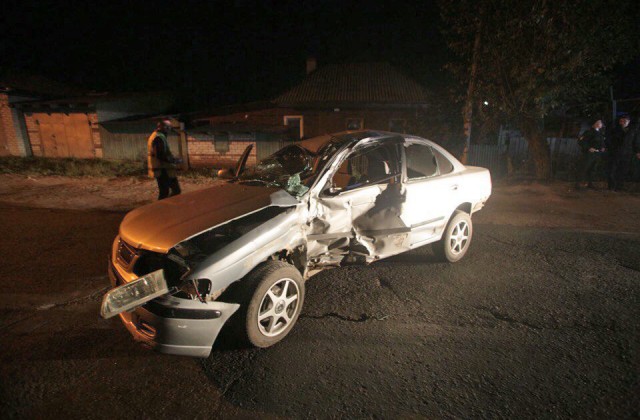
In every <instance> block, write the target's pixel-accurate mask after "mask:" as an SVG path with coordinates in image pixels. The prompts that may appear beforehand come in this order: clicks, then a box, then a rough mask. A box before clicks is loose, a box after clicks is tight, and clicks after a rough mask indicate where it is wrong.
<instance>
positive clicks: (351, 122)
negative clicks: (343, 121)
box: [347, 118, 364, 130]
mask: <svg viewBox="0 0 640 420" xmlns="http://www.w3.org/2000/svg"><path fill="white" fill-rule="evenodd" d="M363 127H364V119H363V118H347V130H362V128H363Z"/></svg>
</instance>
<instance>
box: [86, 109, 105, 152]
mask: <svg viewBox="0 0 640 420" xmlns="http://www.w3.org/2000/svg"><path fill="white" fill-rule="evenodd" d="M87 117H88V118H89V126H90V127H91V140H92V141H93V150H94V152H95V155H96V157H97V158H102V157H103V156H104V153H103V151H102V139H101V138H100V126H99V125H98V114H97V113H93V114H87Z"/></svg>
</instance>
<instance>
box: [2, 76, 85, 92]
mask: <svg viewBox="0 0 640 420" xmlns="http://www.w3.org/2000/svg"><path fill="white" fill-rule="evenodd" d="M0 90H3V91H5V92H12V93H18V94H25V93H26V94H35V95H38V96H47V97H52V96H53V97H55V96H63V95H78V94H80V93H81V90H80V89H78V88H76V87H71V86H67V85H65V84H62V83H59V82H56V81H54V80H51V79H47V78H46V77H43V76H39V75H31V74H26V73H23V72H18V71H5V72H3V73H2V74H0Z"/></svg>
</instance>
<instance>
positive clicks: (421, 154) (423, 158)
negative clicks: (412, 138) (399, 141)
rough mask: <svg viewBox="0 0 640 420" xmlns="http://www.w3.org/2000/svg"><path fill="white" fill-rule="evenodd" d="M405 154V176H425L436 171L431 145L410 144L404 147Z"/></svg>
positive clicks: (436, 165) (414, 177)
mask: <svg viewBox="0 0 640 420" xmlns="http://www.w3.org/2000/svg"><path fill="white" fill-rule="evenodd" d="M405 154H406V156H407V178H408V179H416V178H425V177H430V176H434V175H436V174H437V172H438V164H437V162H436V157H435V156H434V154H433V152H432V151H431V147H429V146H424V145H422V144H411V145H409V146H407V148H406V149H405Z"/></svg>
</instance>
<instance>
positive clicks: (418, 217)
mask: <svg viewBox="0 0 640 420" xmlns="http://www.w3.org/2000/svg"><path fill="white" fill-rule="evenodd" d="M404 168H405V171H404V174H403V183H404V187H405V188H404V189H405V191H406V202H405V208H404V211H403V214H402V218H403V220H404V222H405V223H406V224H407V226H409V227H410V228H411V234H410V246H411V247H412V248H413V247H416V246H420V245H423V244H426V243H429V242H433V241H435V240H437V239H439V238H440V236H441V235H442V231H443V230H444V228H445V226H446V223H447V222H448V220H449V217H450V216H451V214H452V213H453V210H454V209H455V208H456V207H457V205H458V204H457V203H458V197H459V193H458V188H459V185H458V179H459V177H458V175H457V174H456V173H455V172H454V167H453V165H452V164H451V162H450V161H449V160H448V159H447V158H446V157H444V156H443V155H442V154H441V153H440V152H439V151H438V150H437V149H435V148H433V147H431V146H430V145H429V144H427V143H423V142H419V141H407V142H406V143H405V145H404Z"/></svg>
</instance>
